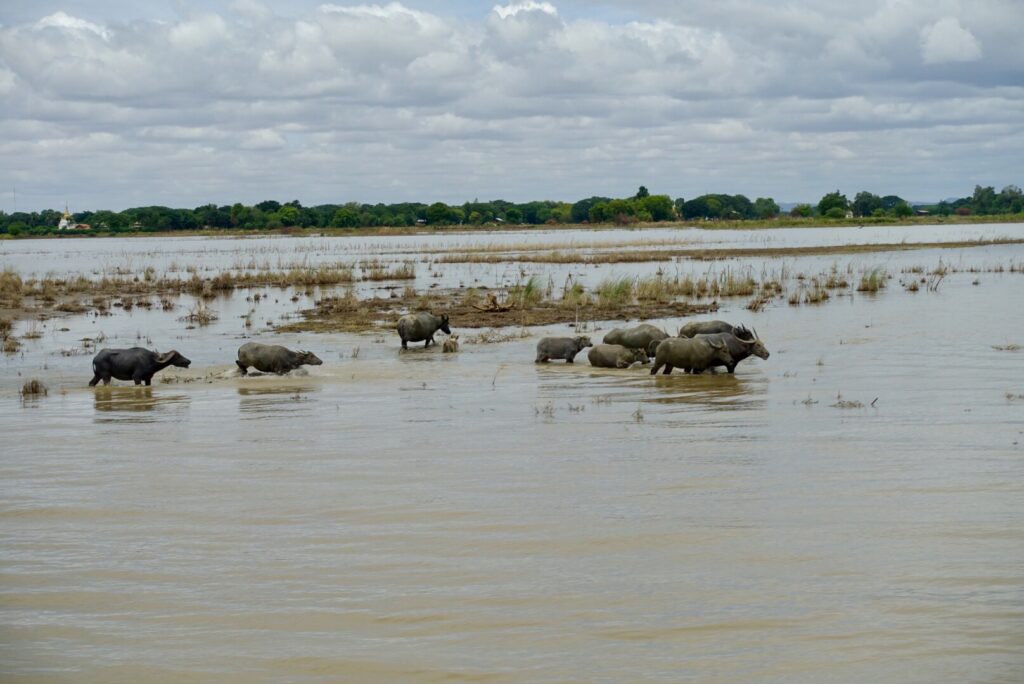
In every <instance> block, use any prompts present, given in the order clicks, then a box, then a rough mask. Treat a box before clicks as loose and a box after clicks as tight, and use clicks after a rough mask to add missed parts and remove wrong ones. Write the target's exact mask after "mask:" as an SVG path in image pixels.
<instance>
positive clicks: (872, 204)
mask: <svg viewBox="0 0 1024 684" xmlns="http://www.w3.org/2000/svg"><path fill="white" fill-rule="evenodd" d="M881 207H882V198H881V197H879V196H878V195H876V194H874V193H871V192H868V191H866V190H862V191H861V192H858V193H857V195H856V196H855V197H854V198H853V205H852V206H851V209H853V213H854V215H855V216H871V215H872V214H874V213H875V209H880V208H881Z"/></svg>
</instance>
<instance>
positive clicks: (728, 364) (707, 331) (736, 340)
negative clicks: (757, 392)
mask: <svg viewBox="0 0 1024 684" xmlns="http://www.w3.org/2000/svg"><path fill="white" fill-rule="evenodd" d="M586 347H590V351H589V352H587V359H588V360H589V361H590V365H591V366H597V367H599V368H628V367H629V366H631V365H633V364H634V363H647V362H648V361H649V360H651V359H654V365H653V366H651V375H654V374H655V373H657V372H658V371H659V370H661V369H662V368H664V369H665V370H664V373H665V375H668V374H669V373H671V372H672V369H673V368H679V369H680V370H682V371H683V372H684V373H701V372H703V371H705V370H709V369H710V370H712V371H714V369H715V368H717V367H719V366H724V367H725V369H726V370H728V371H729V372H730V373H732V372H733V371H735V370H736V364H738V363H739V362H740V361H742V360H743V359H745V358H747V357H748V356H751V355H753V356H758V357H760V358H762V359H767V358H768V350H767V349H766V348H765V346H764V344H763V343H762V342H761V340H760V338H759V337H758V336H757V332H756V331H751V330H748V329H747V328H746V327H744V326H734V325H732V324H730V323H726V322H725V321H696V322H693V323H687V324H686V325H684V326H683V327H682V328H681V329H680V330H679V336H678V337H671V336H669V334H668V333H666V332H665V331H664V330H662V329H661V328H658V327H657V326H653V325H651V324H650V323H641V324H640V325H637V326H635V327H633V328H616V329H614V330H612V331H611V332H609V333H608V334H607V335H605V336H604V341H603V342H602V343H601V344H597V345H595V344H593V343H592V342H591V341H590V338H589V337H586V336H582V335H581V336H577V337H545V338H544V339H542V340H541V341H540V342H538V343H537V358H536V359H535V361H536V362H537V363H547V362H548V361H550V360H551V359H565V361H566V362H568V363H572V362H573V359H574V358H575V357H576V355H577V354H579V353H580V352H581V351H583V349H584V348H586Z"/></svg>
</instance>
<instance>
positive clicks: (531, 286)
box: [508, 275, 544, 309]
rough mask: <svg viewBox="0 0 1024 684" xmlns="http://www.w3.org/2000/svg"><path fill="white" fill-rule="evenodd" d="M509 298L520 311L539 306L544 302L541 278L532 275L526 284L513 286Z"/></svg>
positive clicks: (520, 283) (521, 283)
mask: <svg viewBox="0 0 1024 684" xmlns="http://www.w3.org/2000/svg"><path fill="white" fill-rule="evenodd" d="M508 298H509V300H510V301H512V302H515V305H516V306H517V307H519V308H520V309H526V308H529V307H531V306H537V305H538V304H540V303H541V302H542V301H544V286H543V284H542V283H541V281H540V278H539V277H537V276H535V275H532V276H530V277H529V278H527V279H526V281H525V282H519V283H516V284H515V285H513V286H512V287H511V288H510V289H509V291H508Z"/></svg>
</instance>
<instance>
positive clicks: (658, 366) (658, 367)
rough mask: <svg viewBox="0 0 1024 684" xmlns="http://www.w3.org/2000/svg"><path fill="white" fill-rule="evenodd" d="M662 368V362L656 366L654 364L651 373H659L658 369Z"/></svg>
mask: <svg viewBox="0 0 1024 684" xmlns="http://www.w3.org/2000/svg"><path fill="white" fill-rule="evenodd" d="M660 369H661V364H658V365H656V366H652V367H651V375H657V374H658V371H659V370H660Z"/></svg>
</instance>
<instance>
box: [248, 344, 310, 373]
mask: <svg viewBox="0 0 1024 684" xmlns="http://www.w3.org/2000/svg"><path fill="white" fill-rule="evenodd" d="M235 363H236V364H238V367H239V368H240V369H241V371H242V375H245V374H246V373H248V372H249V366H252V367H253V368H255V369H256V370H258V371H263V372H264V373H277V374H278V375H284V374H285V373H288V372H289V371H293V370H295V369H296V368H298V367H299V366H303V365H305V366H319V365H321V364H322V363H323V361H321V360H320V359H318V358H317V356H316V354H314V353H313V352H308V351H292V350H291V349H288V348H287V347H282V346H281V345H279V344H260V343H259V342H246V343H245V344H243V345H242V346H241V347H239V348H238V360H237V361H235Z"/></svg>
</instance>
